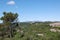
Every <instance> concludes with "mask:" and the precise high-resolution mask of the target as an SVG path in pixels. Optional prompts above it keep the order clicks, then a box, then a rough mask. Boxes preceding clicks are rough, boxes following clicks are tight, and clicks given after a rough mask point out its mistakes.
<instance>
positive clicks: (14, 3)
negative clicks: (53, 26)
mask: <svg viewBox="0 0 60 40" xmlns="http://www.w3.org/2000/svg"><path fill="white" fill-rule="evenodd" d="M5 11H6V12H13V13H18V15H19V17H18V18H19V21H20V22H25V21H60V0H0V17H1V16H2V15H3V12H5Z"/></svg>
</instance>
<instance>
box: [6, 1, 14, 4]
mask: <svg viewBox="0 0 60 40" xmlns="http://www.w3.org/2000/svg"><path fill="white" fill-rule="evenodd" d="M7 4H8V5H15V1H9V2H7Z"/></svg>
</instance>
